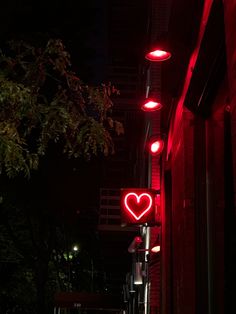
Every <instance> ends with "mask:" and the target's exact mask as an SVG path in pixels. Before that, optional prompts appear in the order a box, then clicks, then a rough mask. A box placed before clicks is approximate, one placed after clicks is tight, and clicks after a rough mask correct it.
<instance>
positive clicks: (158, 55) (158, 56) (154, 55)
mask: <svg viewBox="0 0 236 314" xmlns="http://www.w3.org/2000/svg"><path fill="white" fill-rule="evenodd" d="M170 57H171V53H170V52H168V51H165V50H160V49H155V50H153V51H150V52H148V53H147V54H146V56H145V58H146V59H147V60H149V61H165V60H167V59H169V58H170Z"/></svg>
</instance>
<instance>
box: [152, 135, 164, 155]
mask: <svg viewBox="0 0 236 314" xmlns="http://www.w3.org/2000/svg"><path fill="white" fill-rule="evenodd" d="M163 148H164V142H163V141H162V140H161V139H157V140H154V141H152V142H150V153H151V154H152V155H158V154H160V153H161V152H162V150H163Z"/></svg>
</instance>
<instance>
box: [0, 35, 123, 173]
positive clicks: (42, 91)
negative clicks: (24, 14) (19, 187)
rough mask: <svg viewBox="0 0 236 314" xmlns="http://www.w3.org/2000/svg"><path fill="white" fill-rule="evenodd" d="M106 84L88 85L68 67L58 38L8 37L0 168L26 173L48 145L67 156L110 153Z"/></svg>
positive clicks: (3, 57)
mask: <svg viewBox="0 0 236 314" xmlns="http://www.w3.org/2000/svg"><path fill="white" fill-rule="evenodd" d="M113 94H118V90H116V89H115V88H114V87H113V86H112V85H111V84H108V85H105V84H102V85H101V86H88V85H86V84H85V83H83V82H82V81H81V79H80V78H79V77H78V76H77V75H76V74H75V73H74V72H73V71H72V66H71V63H70V55H69V53H68V52H67V51H66V49H65V47H64V45H63V43H62V41H61V40H55V39H51V40H49V41H48V42H47V43H46V45H45V46H44V47H35V46H34V47H33V46H31V45H29V44H27V43H25V42H22V41H19V42H15V41H12V42H10V43H9V45H8V46H7V47H6V48H5V49H4V50H1V51H0V167H1V170H5V171H6V173H7V175H8V176H9V177H13V176H15V175H17V174H19V173H22V172H23V173H24V174H25V175H26V176H29V175H30V171H31V170H33V169H37V168H38V165H39V161H40V157H41V156H43V155H45V154H46V152H47V149H48V147H49V145H50V143H58V144H59V146H60V149H61V150H62V153H64V154H66V155H67V156H68V157H75V158H77V157H80V156H83V157H85V158H86V159H89V158H90V157H91V156H92V155H97V154H99V153H103V154H105V155H107V154H109V153H112V152H113V151H114V147H113V142H112V137H111V133H110V131H111V130H114V131H115V132H117V133H118V134H120V133H123V127H122V124H121V123H120V122H118V121H114V120H113V119H112V117H111V111H112V107H113V103H112V100H111V98H112V95H113Z"/></svg>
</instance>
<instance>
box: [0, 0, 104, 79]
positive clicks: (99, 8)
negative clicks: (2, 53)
mask: <svg viewBox="0 0 236 314" xmlns="http://www.w3.org/2000/svg"><path fill="white" fill-rule="evenodd" d="M0 20H1V22H0V25H1V31H0V34H1V39H9V38H11V37H19V38H22V37H23V36H24V37H25V38H27V37H29V38H30V37H31V38H32V34H35V33H38V32H39V33H45V34H48V36H49V37H57V38H60V39H62V40H63V41H64V43H65V45H66V48H67V49H68V50H69V52H70V53H71V56H72V63H73V65H74V66H75V67H76V71H78V72H79V73H80V76H82V78H83V79H85V80H86V81H88V82H89V83H90V82H92V83H100V82H101V81H103V80H104V62H105V60H106V54H107V52H106V9H105V2H104V1H103V0H100V1H99V0H90V1H74V0H63V1H56V0H50V1H45V0H44V1H27V0H21V1H19V0H10V1H6V2H1V4H0ZM33 36H34V35H33Z"/></svg>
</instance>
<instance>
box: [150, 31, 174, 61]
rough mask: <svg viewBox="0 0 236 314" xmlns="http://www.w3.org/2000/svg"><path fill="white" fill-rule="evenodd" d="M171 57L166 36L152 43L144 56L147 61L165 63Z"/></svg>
mask: <svg viewBox="0 0 236 314" xmlns="http://www.w3.org/2000/svg"><path fill="white" fill-rule="evenodd" d="M170 57H171V52H170V48H169V44H168V41H167V38H166V35H161V36H159V37H158V38H157V40H156V41H155V43H153V44H152V45H151V47H150V49H149V50H148V52H147V53H146V55H145V58H146V59H147V60H149V61H165V60H168V59H169V58H170Z"/></svg>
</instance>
